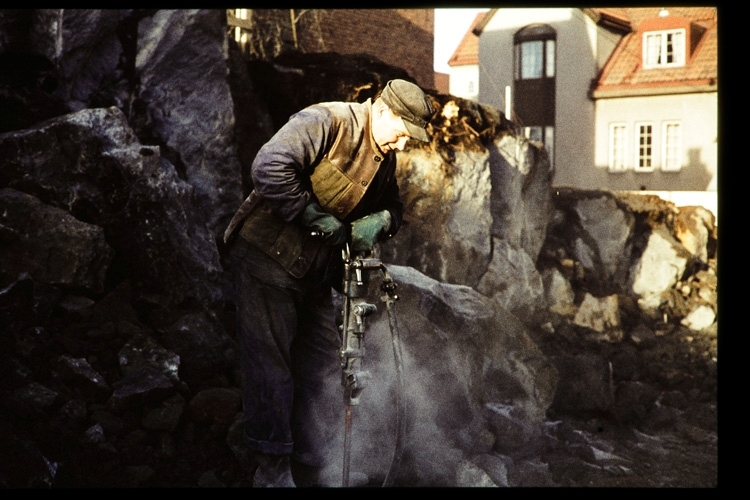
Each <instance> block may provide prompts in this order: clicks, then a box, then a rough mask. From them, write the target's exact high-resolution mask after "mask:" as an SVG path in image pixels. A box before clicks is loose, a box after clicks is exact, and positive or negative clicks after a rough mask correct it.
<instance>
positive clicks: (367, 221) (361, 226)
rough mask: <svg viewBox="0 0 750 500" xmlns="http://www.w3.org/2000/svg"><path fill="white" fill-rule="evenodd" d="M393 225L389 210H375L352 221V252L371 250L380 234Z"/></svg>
mask: <svg viewBox="0 0 750 500" xmlns="http://www.w3.org/2000/svg"><path fill="white" fill-rule="evenodd" d="M390 225H391V213H390V212H389V211H388V210H383V211H381V212H375V213H374V214H370V215H368V216H366V217H362V218H361V219H357V220H355V221H354V222H352V252H370V251H372V247H373V246H375V243H377V242H378V240H379V239H380V235H381V234H383V232H385V231H386V230H387V229H388V227H389V226H390Z"/></svg>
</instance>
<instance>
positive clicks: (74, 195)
mask: <svg viewBox="0 0 750 500" xmlns="http://www.w3.org/2000/svg"><path fill="white" fill-rule="evenodd" d="M42 144H44V148H43V149H44V151H45V154H44V155H38V154H36V153H35V151H36V150H37V149H38V148H40V147H41V146H40V145H42ZM68 144H75V147H74V148H70V147H68ZM0 172H2V173H3V178H4V179H7V181H6V182H7V183H8V185H9V186H10V187H13V186H18V185H19V184H23V185H25V188H24V189H26V190H31V191H34V192H35V193H37V194H38V196H39V197H40V199H41V200H43V201H44V202H45V203H48V204H50V205H52V206H54V207H57V208H59V209H62V210H65V211H67V212H69V213H70V214H71V215H72V216H74V217H75V218H76V219H79V220H80V221H83V222H85V223H88V224H94V225H97V226H100V227H101V228H103V230H104V233H105V235H106V239H107V243H108V244H110V245H111V246H114V247H116V248H117V249H118V252H119V253H120V254H121V258H122V259H124V260H125V261H126V262H127V263H128V265H129V266H130V267H131V269H132V270H133V273H134V275H131V279H133V281H134V282H136V281H137V282H138V283H139V284H140V285H141V286H142V287H144V288H145V289H146V290H147V291H150V292H152V293H153V292H156V293H161V294H163V295H166V296H167V297H169V298H170V299H171V300H172V301H173V303H180V302H182V301H185V300H193V301H199V302H201V301H207V302H212V301H215V300H219V299H220V297H221V291H220V289H221V286H222V285H221V284H220V280H219V272H220V264H219V256H218V250H217V248H216V244H215V242H214V238H213V236H212V235H211V234H210V233H209V231H208V229H207V228H206V227H205V225H202V224H201V223H200V222H198V223H197V224H196V220H194V216H193V214H194V213H195V207H194V205H193V203H194V201H193V188H192V187H191V186H190V185H189V184H187V183H185V182H184V181H182V180H181V179H179V177H178V175H177V173H176V171H175V169H174V167H173V166H172V165H171V164H170V163H169V162H167V161H166V160H164V159H162V158H161V157H160V154H159V150H158V148H154V147H148V146H143V145H141V144H140V143H139V142H138V141H137V139H136V137H135V135H134V134H133V131H132V129H131V128H130V126H129V125H128V123H127V121H126V118H125V115H124V114H123V113H122V112H121V111H120V110H118V109H117V108H107V109H95V110H82V111H79V112H77V113H72V114H69V115H65V116H63V117H60V118H56V119H53V120H51V121H48V122H46V123H44V124H43V125H39V126H37V127H36V128H31V129H27V130H24V131H20V132H13V133H7V134H4V135H2V136H0ZM167 249H169V250H167ZM101 254H102V252H99V255H101ZM84 255H85V254H84ZM217 280H218V281H217Z"/></svg>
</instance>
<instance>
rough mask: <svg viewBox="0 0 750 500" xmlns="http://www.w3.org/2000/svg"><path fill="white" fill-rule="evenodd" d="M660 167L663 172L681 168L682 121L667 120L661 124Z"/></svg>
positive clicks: (676, 170)
mask: <svg viewBox="0 0 750 500" xmlns="http://www.w3.org/2000/svg"><path fill="white" fill-rule="evenodd" d="M661 137H662V140H661V169H662V171H663V172H679V171H680V170H682V164H683V156H682V122H681V121H679V120H669V121H665V122H662V125H661Z"/></svg>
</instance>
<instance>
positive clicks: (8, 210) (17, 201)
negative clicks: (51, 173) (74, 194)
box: [0, 188, 114, 292]
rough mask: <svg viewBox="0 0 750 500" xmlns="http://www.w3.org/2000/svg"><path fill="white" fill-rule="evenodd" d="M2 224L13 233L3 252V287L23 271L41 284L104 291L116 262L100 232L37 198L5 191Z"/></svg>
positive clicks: (2, 193)
mask: <svg viewBox="0 0 750 500" xmlns="http://www.w3.org/2000/svg"><path fill="white" fill-rule="evenodd" d="M0 224H2V225H3V226H4V227H6V228H7V230H8V231H10V232H12V234H13V236H12V237H10V236H8V237H6V243H5V244H4V245H2V247H0V249H1V250H0V262H2V264H0V280H2V281H0V284H2V286H7V285H8V284H9V283H10V282H11V281H12V280H14V279H15V278H16V277H17V276H18V275H19V274H21V273H23V272H27V273H29V275H30V276H31V277H32V278H33V279H34V280H35V281H37V282H40V283H47V284H52V285H58V286H65V287H70V288H82V289H88V290H91V291H92V292H101V291H102V290H103V288H104V278H105V275H106V273H107V271H108V269H109V265H110V263H111V262H112V259H113V257H114V251H113V250H112V248H111V247H110V246H109V245H108V244H107V242H106V240H105V237H104V231H103V230H102V228H101V227H97V226H95V225H92V224H86V223H85V222H82V221H80V220H77V219H76V218H75V217H72V216H71V215H70V214H68V213H67V212H65V211H64V210H61V209H59V208H55V207H52V206H49V205H45V204H44V203H42V202H41V201H40V200H39V199H38V198H36V197H34V196H31V195H28V194H25V193H22V192H20V191H16V190H15V189H9V188H5V189H0Z"/></svg>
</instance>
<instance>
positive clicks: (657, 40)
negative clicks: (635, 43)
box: [643, 29, 685, 69]
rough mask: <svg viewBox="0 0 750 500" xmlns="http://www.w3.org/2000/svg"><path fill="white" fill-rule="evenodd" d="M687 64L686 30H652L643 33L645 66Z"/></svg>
mask: <svg viewBox="0 0 750 500" xmlns="http://www.w3.org/2000/svg"><path fill="white" fill-rule="evenodd" d="M684 65H685V30H684V29H678V30H670V31H651V32H647V33H644V34H643V67H644V68H645V69H650V68H664V67H669V66H684Z"/></svg>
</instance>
